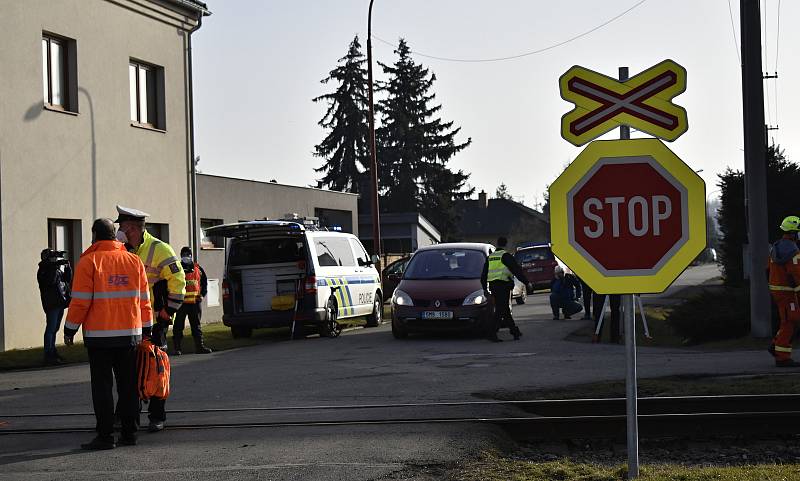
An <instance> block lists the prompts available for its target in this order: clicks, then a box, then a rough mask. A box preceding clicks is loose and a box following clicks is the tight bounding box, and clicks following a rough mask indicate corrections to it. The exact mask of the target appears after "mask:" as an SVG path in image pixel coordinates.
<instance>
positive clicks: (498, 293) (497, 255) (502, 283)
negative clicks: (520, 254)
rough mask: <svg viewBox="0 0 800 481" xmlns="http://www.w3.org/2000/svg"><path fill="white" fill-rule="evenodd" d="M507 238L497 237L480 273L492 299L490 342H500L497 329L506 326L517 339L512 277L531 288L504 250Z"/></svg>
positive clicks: (511, 256)
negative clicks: (492, 311) (495, 245)
mask: <svg viewBox="0 0 800 481" xmlns="http://www.w3.org/2000/svg"><path fill="white" fill-rule="evenodd" d="M507 244H508V239H506V238H505V237H500V238H498V239H497V250H496V251H494V252H493V253H492V254H491V255H490V256H489V257H488V258H487V259H486V264H485V265H484V266H483V273H482V275H481V282H482V284H483V286H484V289H486V287H487V286H488V288H489V292H490V293H491V296H492V298H493V300H494V318H493V324H492V325H491V326H490V327H489V330H488V331H489V332H488V338H489V340H490V341H492V342H500V341H501V339H500V338H498V337H497V331H499V330H500V328H503V327H507V328H508V330H509V331H510V332H511V335H512V336H514V340H519V338H520V337H521V336H522V332H521V331H520V330H519V327H517V325H516V324H515V323H514V318H513V317H512V316H511V305H510V303H511V291H513V290H514V277H516V278H517V279H519V281H520V282H522V283H524V284H525V285H526V286H527V287H528V289H529V290H533V286H531V285H530V283H529V282H528V278H527V277H526V276H525V272H524V271H523V270H522V267H520V265H519V263H518V262H517V260H516V259H515V258H514V256H513V255H511V254H509V253H508V252H506V251H505V248H506V245H507Z"/></svg>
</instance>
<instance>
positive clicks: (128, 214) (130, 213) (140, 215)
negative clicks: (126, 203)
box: [114, 205, 150, 224]
mask: <svg viewBox="0 0 800 481" xmlns="http://www.w3.org/2000/svg"><path fill="white" fill-rule="evenodd" d="M117 214H119V215H118V216H117V220H115V221H114V222H116V223H117V224H119V223H120V222H125V221H126V220H144V219H145V217H149V216H150V214H148V213H147V212H142V211H141V210H139V209H131V208H130V207H123V206H121V205H117Z"/></svg>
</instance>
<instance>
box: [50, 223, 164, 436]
mask: <svg viewBox="0 0 800 481" xmlns="http://www.w3.org/2000/svg"><path fill="white" fill-rule="evenodd" d="M114 234H115V233H114V224H113V222H111V219H97V220H96V221H94V224H93V225H92V246H91V247H89V248H88V249H86V251H85V252H84V253H83V254H81V258H80V260H79V261H78V265H77V266H76V268H75V285H74V288H73V291H72V297H73V299H72V303H71V305H70V308H69V313H68V314H67V322H66V324H65V325H64V342H65V343H66V344H67V345H72V344H73V342H74V337H75V334H76V333H77V331H78V329H79V328H80V327H81V326H82V327H83V344H84V346H86V350H87V351H88V353H89V372H90V375H91V382H92V404H93V405H94V415H95V418H96V420H97V424H96V428H95V429H96V431H97V436H96V437H95V438H94V439H93V440H92V441H90V442H88V443H86V444H82V445H81V447H82V448H83V449H89V450H98V449H114V448H115V447H116V444H117V443H116V442H115V440H114V436H113V433H114V392H113V389H112V387H113V385H114V379H115V378H116V382H117V393H118V395H119V400H118V403H117V409H118V414H119V417H120V419H121V421H122V435H121V437H120V439H119V444H125V445H134V444H136V419H137V417H138V414H139V402H138V394H137V391H136V346H137V345H138V344H139V342H141V340H142V336H143V335H144V336H149V335H150V327H151V325H152V319H153V318H152V311H151V309H150V295H149V288H148V285H147V273H146V272H145V270H144V265H143V264H142V261H141V260H139V258H138V257H137V256H136V255H135V254H131V253H130V252H128V251H127V250H125V247H124V246H123V245H122V244H121V243H120V242H117V241H115V240H114V237H115V235H114Z"/></svg>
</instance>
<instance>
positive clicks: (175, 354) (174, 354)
mask: <svg viewBox="0 0 800 481" xmlns="http://www.w3.org/2000/svg"><path fill="white" fill-rule="evenodd" d="M182 354H183V353H182V352H181V351H179V350H178V349H175V352H173V353H172V355H173V356H180V355H182Z"/></svg>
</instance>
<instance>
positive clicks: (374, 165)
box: [367, 0, 381, 267]
mask: <svg viewBox="0 0 800 481" xmlns="http://www.w3.org/2000/svg"><path fill="white" fill-rule="evenodd" d="M373 1H375V0H369V13H368V15H367V81H368V83H369V151H370V172H371V173H372V174H371V175H372V244H373V250H372V252H373V253H374V254H375V255H377V256H378V259H379V262H380V257H381V215H380V212H379V211H378V203H379V202H378V160H377V155H376V154H375V106H374V102H373V97H372V96H373V93H372V92H373V87H372V2H373ZM379 267H380V266H379Z"/></svg>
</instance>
